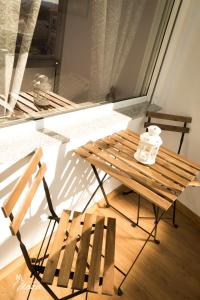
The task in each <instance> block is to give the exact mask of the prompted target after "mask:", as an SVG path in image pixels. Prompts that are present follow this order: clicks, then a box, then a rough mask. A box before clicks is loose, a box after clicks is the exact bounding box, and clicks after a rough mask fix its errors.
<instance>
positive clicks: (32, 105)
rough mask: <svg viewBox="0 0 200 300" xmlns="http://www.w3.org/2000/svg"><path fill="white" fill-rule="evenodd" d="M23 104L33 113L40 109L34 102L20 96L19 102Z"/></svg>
mask: <svg viewBox="0 0 200 300" xmlns="http://www.w3.org/2000/svg"><path fill="white" fill-rule="evenodd" d="M19 102H21V103H22V104H24V105H26V106H27V107H29V108H30V109H32V111H36V112H37V111H38V108H37V107H36V106H35V105H34V104H33V101H29V100H27V99H26V98H24V97H22V96H21V94H20V95H19V96H18V102H17V103H19Z"/></svg>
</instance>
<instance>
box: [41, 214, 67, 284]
mask: <svg viewBox="0 0 200 300" xmlns="http://www.w3.org/2000/svg"><path fill="white" fill-rule="evenodd" d="M69 215H70V212H69V211H66V210H63V212H62V214H61V218H60V221H59V225H58V228H57V231H56V233H55V237H54V240H53V244H52V246H51V249H50V252H49V257H48V261H47V264H46V267H45V270H44V274H43V277H42V281H43V282H46V283H47V284H52V283H53V279H54V275H55V272H56V268H57V264H58V260H59V257H60V252H61V248H62V245H63V241H64V239H65V237H66V230H67V224H68V220H69Z"/></svg>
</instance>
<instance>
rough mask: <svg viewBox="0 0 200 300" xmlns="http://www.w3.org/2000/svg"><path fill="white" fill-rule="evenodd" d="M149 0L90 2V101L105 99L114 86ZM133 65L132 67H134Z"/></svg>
mask: <svg viewBox="0 0 200 300" xmlns="http://www.w3.org/2000/svg"><path fill="white" fill-rule="evenodd" d="M146 1H148V0H94V1H92V9H91V14H92V35H91V36H92V37H91V85H90V97H91V98H92V100H94V101H95V100H96V101H99V100H104V99H105V98H106V96H107V95H108V94H109V93H110V92H111V91H112V90H114V89H115V88H116V85H117V82H118V79H119V76H120V74H121V72H122V70H123V67H124V65H125V63H126V61H127V57H128V55H129V52H130V49H131V46H132V44H133V42H134V39H135V35H136V32H137V29H138V26H139V23H140V20H141V16H142V13H143V10H144V7H145V3H146ZM133 68H134V66H133Z"/></svg>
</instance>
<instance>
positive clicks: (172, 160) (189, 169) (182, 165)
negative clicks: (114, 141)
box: [118, 132, 198, 176]
mask: <svg viewBox="0 0 200 300" xmlns="http://www.w3.org/2000/svg"><path fill="white" fill-rule="evenodd" d="M118 135H119V136H121V137H123V138H124V139H127V140H128V141H129V142H132V143H134V141H132V140H131V137H130V136H129V135H128V134H127V133H126V132H119V133H118ZM157 156H158V157H161V158H164V159H165V160H166V161H168V162H170V163H172V164H174V165H175V166H178V167H179V168H181V169H183V170H185V171H187V172H189V173H191V174H193V175H195V176H196V175H197V174H198V171H197V170H196V169H194V168H193V167H191V166H188V165H187V164H185V163H184V162H181V161H179V160H177V159H175V158H173V157H171V156H169V155H167V154H166V153H163V152H162V151H159V152H158V155H157Z"/></svg>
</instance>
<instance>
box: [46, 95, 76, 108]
mask: <svg viewBox="0 0 200 300" xmlns="http://www.w3.org/2000/svg"><path fill="white" fill-rule="evenodd" d="M48 94H49V95H51V96H53V97H55V98H57V99H59V100H61V101H63V102H64V103H67V104H69V105H71V106H72V107H79V105H78V104H76V103H74V102H72V101H70V100H68V99H66V98H64V97H62V96H60V95H58V94H55V93H53V92H49V93H48Z"/></svg>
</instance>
